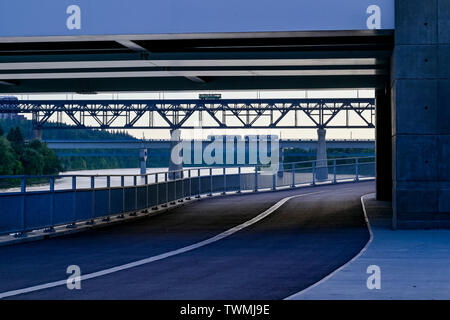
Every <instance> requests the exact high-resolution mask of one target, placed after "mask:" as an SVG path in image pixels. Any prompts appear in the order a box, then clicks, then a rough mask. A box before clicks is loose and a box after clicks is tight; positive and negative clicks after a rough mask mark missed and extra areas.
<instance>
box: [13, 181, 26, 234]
mask: <svg viewBox="0 0 450 320" xmlns="http://www.w3.org/2000/svg"><path fill="white" fill-rule="evenodd" d="M20 192H21V193H22V198H21V202H22V204H21V211H22V212H21V214H22V231H20V232H17V233H16V234H15V235H14V236H15V237H25V236H26V235H27V232H26V230H27V223H26V215H25V212H26V211H25V197H26V192H27V180H26V178H24V177H23V178H21V179H20Z"/></svg>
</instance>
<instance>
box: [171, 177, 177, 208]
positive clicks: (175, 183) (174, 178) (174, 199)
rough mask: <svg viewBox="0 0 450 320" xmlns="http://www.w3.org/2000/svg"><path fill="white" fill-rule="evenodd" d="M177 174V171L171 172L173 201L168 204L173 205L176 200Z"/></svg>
mask: <svg viewBox="0 0 450 320" xmlns="http://www.w3.org/2000/svg"><path fill="white" fill-rule="evenodd" d="M177 173H178V171H174V172H173V201H171V202H170V204H175V201H176V200H177V176H178V175H177Z"/></svg>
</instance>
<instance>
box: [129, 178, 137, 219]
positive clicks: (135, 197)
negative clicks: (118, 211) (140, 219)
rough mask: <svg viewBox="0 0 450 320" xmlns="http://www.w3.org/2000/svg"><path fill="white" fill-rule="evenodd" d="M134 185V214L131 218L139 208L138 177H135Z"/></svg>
mask: <svg viewBox="0 0 450 320" xmlns="http://www.w3.org/2000/svg"><path fill="white" fill-rule="evenodd" d="M133 185H134V212H132V213H130V216H132V217H134V216H135V215H136V211H137V208H138V187H137V176H133Z"/></svg>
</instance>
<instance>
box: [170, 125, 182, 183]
mask: <svg viewBox="0 0 450 320" xmlns="http://www.w3.org/2000/svg"><path fill="white" fill-rule="evenodd" d="M180 141H181V130H180V129H174V130H170V157H169V172H170V171H178V170H182V169H183V164H182V162H181V160H182V159H181V158H182V157H181V156H180V155H178V154H172V150H173V149H174V148H175V146H176V145H177V144H178V143H179V142H180ZM176 162H179V163H180V164H177V163H176ZM180 177H181V173H180V172H178V173H176V174H169V179H171V180H173V179H175V178H176V179H179V178H180Z"/></svg>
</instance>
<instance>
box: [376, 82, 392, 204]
mask: <svg viewBox="0 0 450 320" xmlns="http://www.w3.org/2000/svg"><path fill="white" fill-rule="evenodd" d="M375 100H376V115H375V117H376V129H375V136H376V140H375V154H376V178H377V180H376V194H377V199H378V200H385V201H390V200H392V125H391V96H390V89H379V90H376V92H375Z"/></svg>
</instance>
